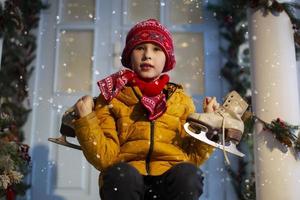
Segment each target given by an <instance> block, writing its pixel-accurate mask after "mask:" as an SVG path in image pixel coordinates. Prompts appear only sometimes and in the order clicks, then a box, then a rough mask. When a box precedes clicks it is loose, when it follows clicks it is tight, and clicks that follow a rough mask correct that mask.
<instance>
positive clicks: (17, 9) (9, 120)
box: [0, 0, 48, 199]
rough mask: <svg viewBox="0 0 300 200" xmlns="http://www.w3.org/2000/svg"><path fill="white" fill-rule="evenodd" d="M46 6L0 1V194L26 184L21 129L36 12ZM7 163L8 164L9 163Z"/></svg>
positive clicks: (30, 0)
mask: <svg viewBox="0 0 300 200" xmlns="http://www.w3.org/2000/svg"><path fill="white" fill-rule="evenodd" d="M47 7H48V6H47V5H44V4H43V3H42V1H41V0H26V1H24V0H7V1H5V2H4V4H1V3H0V38H2V39H3V50H2V62H1V67H0V197H1V196H3V195H6V198H8V199H9V198H13V197H14V196H15V195H23V194H25V191H26V189H27V188H28V187H29V186H28V185H27V184H25V183H24V182H22V180H21V178H22V177H23V176H24V175H26V173H27V172H28V170H29V168H28V166H29V161H30V157H29V155H28V148H29V147H28V146H27V145H24V144H22V143H21V142H22V141H23V139H24V134H23V132H22V130H21V128H22V126H23V125H24V124H25V122H26V120H27V117H28V114H29V112H30V108H29V105H26V104H24V103H25V102H24V101H25V100H26V99H27V96H28V79H29V77H30V75H31V73H32V71H33V67H32V66H31V62H32V61H33V60H34V58H35V50H36V37H35V35H34V34H33V33H32V31H33V30H34V29H35V28H37V26H38V21H39V13H40V11H41V10H42V9H46V8H47ZM8 164H9V165H8Z"/></svg>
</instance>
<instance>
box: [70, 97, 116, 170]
mask: <svg viewBox="0 0 300 200" xmlns="http://www.w3.org/2000/svg"><path fill="white" fill-rule="evenodd" d="M74 125H75V133H76V136H77V139H78V141H79V144H80V145H81V148H82V151H83V154H84V156H85V157H86V159H87V160H88V162H89V163H91V164H92V165H93V166H94V167H95V168H96V169H98V170H103V169H105V168H107V167H108V166H110V165H111V164H113V162H114V160H115V158H116V157H117V156H118V154H119V151H120V145H119V138H118V133H117V130H116V123H115V119H114V117H113V115H112V113H111V112H110V109H109V105H108V104H107V103H106V101H105V99H104V98H103V96H102V95H100V96H99V97H98V99H97V102H96V106H95V111H93V112H92V113H90V114H89V115H87V116H85V117H82V118H80V119H78V120H76V121H75V123H74Z"/></svg>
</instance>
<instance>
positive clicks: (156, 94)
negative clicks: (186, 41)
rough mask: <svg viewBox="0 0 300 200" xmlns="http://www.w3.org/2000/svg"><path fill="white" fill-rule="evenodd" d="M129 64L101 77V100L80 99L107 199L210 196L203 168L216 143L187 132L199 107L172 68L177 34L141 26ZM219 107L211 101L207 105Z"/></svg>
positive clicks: (81, 137)
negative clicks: (173, 76) (174, 77)
mask: <svg viewBox="0 0 300 200" xmlns="http://www.w3.org/2000/svg"><path fill="white" fill-rule="evenodd" d="M121 61H122V64H123V66H124V67H126V68H128V69H123V70H121V71H119V72H117V73H115V74H113V75H111V76H109V77H107V78H105V79H103V80H101V81H99V82H98V86H99V88H100V91H101V95H100V96H99V97H98V98H97V100H96V103H95V105H94V103H93V99H92V97H90V96H84V97H83V98H81V99H80V100H79V101H78V102H77V103H76V105H75V107H76V112H77V114H78V116H80V118H79V119H78V120H76V121H75V132H76V136H77V138H78V141H79V143H80V145H81V148H82V150H83V153H84V155H85V157H86V159H87V160H88V161H89V162H90V163H91V164H92V165H93V166H94V167H95V168H97V169H98V170H100V171H101V175H100V177H99V187H100V196H101V199H103V200H121V199H122V200H142V199H164V200H166V199H170V200H171V199H172V200H176V199H178V200H196V199H198V198H199V197H200V195H201V194H202V189H203V177H202V172H201V170H200V169H199V168H198V166H199V165H200V164H202V163H203V162H204V161H205V160H206V159H207V158H208V157H209V155H210V154H211V153H212V151H213V148H212V147H211V146H209V145H206V144H204V143H202V142H200V141H198V140H196V139H193V138H191V137H190V136H188V134H186V133H185V131H184V129H183V124H184V123H185V120H186V118H187V116H188V115H189V114H191V113H194V112H195V107H194V104H193V101H192V99H191V98H190V97H188V96H187V95H186V94H185V93H184V91H183V89H182V87H181V86H180V85H177V84H174V83H169V76H168V75H167V74H166V72H168V71H170V70H171V69H173V68H174V66H175V56H174V47H173V41H172V36H171V34H170V32H169V31H168V30H167V29H166V28H165V27H163V26H162V25H161V24H160V23H159V22H158V21H156V20H154V19H149V20H146V21H142V22H140V23H138V24H136V25H135V26H134V27H133V28H132V29H131V30H130V31H129V33H128V35H127V37H126V46H125V48H124V50H123V53H122V60H121ZM217 107H218V104H217V102H216V100H215V98H212V99H208V104H207V105H206V109H205V110H206V111H209V112H212V111H213V110H214V109H216V108H217Z"/></svg>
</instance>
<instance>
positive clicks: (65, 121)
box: [48, 107, 81, 150]
mask: <svg viewBox="0 0 300 200" xmlns="http://www.w3.org/2000/svg"><path fill="white" fill-rule="evenodd" d="M76 118H77V116H76V113H75V109H74V107H71V108H69V109H68V110H67V111H66V112H65V113H64V115H63V117H62V123H61V126H60V130H59V132H60V133H61V136H60V137H58V138H48V141H50V142H54V143H56V144H59V145H63V146H67V147H70V148H73V149H78V150H81V147H80V146H79V145H76V144H72V143H70V142H68V141H67V137H75V131H74V126H73V124H72V122H73V121H74V120H75V119H76Z"/></svg>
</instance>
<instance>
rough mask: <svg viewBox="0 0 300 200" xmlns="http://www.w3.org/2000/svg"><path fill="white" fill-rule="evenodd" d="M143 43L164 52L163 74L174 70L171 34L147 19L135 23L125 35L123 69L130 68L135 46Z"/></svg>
mask: <svg viewBox="0 0 300 200" xmlns="http://www.w3.org/2000/svg"><path fill="white" fill-rule="evenodd" d="M145 42H149V43H154V44H156V45H158V46H159V47H160V48H161V49H162V50H163V51H164V53H165V55H166V63H165V67H164V69H163V72H167V71H170V70H171V69H173V68H174V66H175V63H176V61H175V55H174V46H173V40H172V36H171V33H170V32H169V31H168V30H167V28H165V27H164V26H163V25H161V24H160V23H159V22H158V21H157V20H155V19H148V20H146V21H142V22H139V23H137V24H136V25H135V26H134V27H132V29H131V30H130V31H129V33H128V34H127V37H126V44H125V48H124V49H123V52H122V59H121V62H122V65H123V66H124V67H127V68H130V67H131V66H130V65H131V64H130V54H131V52H132V50H133V49H134V48H135V47H136V46H137V45H139V44H141V43H145Z"/></svg>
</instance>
